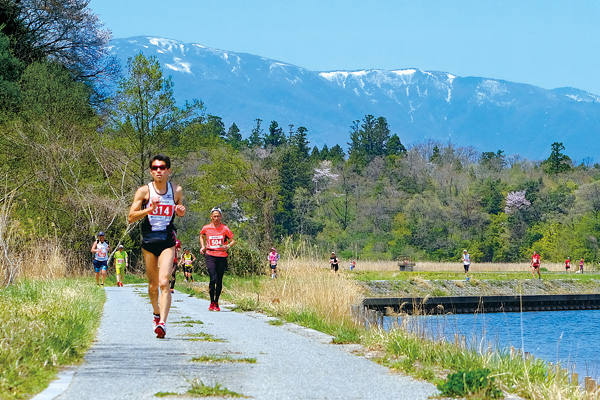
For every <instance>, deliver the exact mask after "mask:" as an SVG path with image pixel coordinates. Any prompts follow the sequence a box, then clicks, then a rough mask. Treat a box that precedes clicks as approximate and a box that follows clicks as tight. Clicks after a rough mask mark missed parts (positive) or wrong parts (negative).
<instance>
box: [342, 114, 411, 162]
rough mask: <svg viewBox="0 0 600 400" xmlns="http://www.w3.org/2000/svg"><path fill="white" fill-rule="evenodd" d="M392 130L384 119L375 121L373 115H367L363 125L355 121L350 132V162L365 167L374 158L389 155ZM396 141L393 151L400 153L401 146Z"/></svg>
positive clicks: (380, 118)
mask: <svg viewBox="0 0 600 400" xmlns="http://www.w3.org/2000/svg"><path fill="white" fill-rule="evenodd" d="M390 135H391V133H390V128H389V125H388V123H387V120H386V119H385V118H384V117H379V118H377V119H375V117H374V116H373V115H366V116H365V118H364V119H363V121H362V123H361V122H360V121H358V120H357V121H354V124H353V126H352V131H351V132H350V141H351V142H350V143H349V144H350V149H349V150H348V153H349V158H348V161H349V162H350V163H351V164H353V165H356V166H357V167H358V168H363V167H365V166H366V165H367V164H368V163H369V162H371V161H372V160H373V158H375V157H377V156H384V155H387V154H388V149H387V144H388V141H389V140H390ZM398 142H399V141H396V140H395V139H394V142H393V145H394V146H395V147H396V148H395V149H393V150H392V151H394V150H396V151H400V149H401V148H400V145H401V144H399V143H398Z"/></svg>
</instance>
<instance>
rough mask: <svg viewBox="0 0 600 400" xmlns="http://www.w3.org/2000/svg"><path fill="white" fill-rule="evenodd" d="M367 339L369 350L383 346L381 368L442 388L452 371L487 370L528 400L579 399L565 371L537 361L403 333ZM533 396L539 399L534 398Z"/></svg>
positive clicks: (375, 334)
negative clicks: (436, 384) (416, 377)
mask: <svg viewBox="0 0 600 400" xmlns="http://www.w3.org/2000/svg"><path fill="white" fill-rule="evenodd" d="M363 339H364V341H363V344H365V345H367V346H372V345H375V346H377V347H378V348H381V346H383V349H384V351H385V356H383V357H381V358H380V359H378V360H377V361H378V362H379V363H380V364H382V365H385V366H387V367H389V368H392V369H398V370H401V371H404V372H407V373H410V374H413V375H415V376H419V377H423V378H427V379H428V380H431V381H433V382H434V383H438V384H440V383H441V382H442V381H441V379H439V377H440V376H443V375H445V374H446V373H447V372H448V371H451V372H456V371H461V370H463V371H470V370H477V369H487V370H489V371H490V375H491V376H493V377H495V379H496V380H497V381H498V382H499V383H500V385H501V387H502V388H504V389H506V390H508V391H509V392H512V393H517V394H520V395H522V396H524V397H526V398H548V397H549V395H550V394H551V393H554V392H556V391H557V390H558V389H557V388H560V390H561V391H562V395H563V396H564V397H562V398H579V397H578V388H577V387H575V386H572V385H569V383H568V374H567V372H566V371H565V370H562V369H560V368H556V367H552V366H550V365H549V363H548V362H546V361H543V360H541V359H538V358H535V357H528V358H524V357H522V356H521V355H520V354H519V353H515V354H510V352H508V351H503V350H501V351H495V352H491V351H490V352H484V353H479V352H478V351H477V349H476V348H470V347H467V346H465V345H461V344H457V343H452V342H448V341H445V340H431V339H428V338H423V337H421V336H419V335H418V334H414V333H410V332H408V331H405V330H403V329H395V330H392V331H390V332H382V331H379V330H377V331H375V330H374V331H369V332H366V333H365V335H364V337H363ZM533 392H535V393H536V396H532V395H531V393H533ZM555 398H559V397H555Z"/></svg>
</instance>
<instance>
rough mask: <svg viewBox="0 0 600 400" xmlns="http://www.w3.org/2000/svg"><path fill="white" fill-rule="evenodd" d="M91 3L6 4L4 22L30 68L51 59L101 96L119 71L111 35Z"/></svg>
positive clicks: (1, 13)
mask: <svg viewBox="0 0 600 400" xmlns="http://www.w3.org/2000/svg"><path fill="white" fill-rule="evenodd" d="M89 3H90V0H69V1H48V0H3V1H2V6H0V17H2V18H1V19H0V20H2V21H3V22H4V21H6V22H4V27H3V28H4V29H3V32H4V33H5V34H6V35H8V36H9V37H10V38H11V47H12V49H13V51H14V54H15V56H16V57H17V58H19V59H20V60H22V61H24V62H25V63H27V64H31V63H33V62H37V61H42V60H50V61H56V62H58V63H60V64H62V65H63V66H64V67H65V68H67V69H68V70H69V72H70V73H71V76H73V78H74V79H75V80H78V81H86V82H90V83H91V84H92V86H93V87H94V88H95V91H96V93H97V94H100V93H101V92H102V90H103V88H102V85H103V83H104V82H105V81H106V80H107V79H111V80H112V79H114V78H115V77H116V76H117V73H118V71H119V64H118V61H117V58H116V56H114V55H112V54H111V50H110V47H109V41H110V39H111V34H110V31H109V30H107V29H106V30H103V29H102V22H101V21H100V20H99V18H98V16H97V15H95V14H93V13H92V12H91V10H90V9H89V8H88V5H89Z"/></svg>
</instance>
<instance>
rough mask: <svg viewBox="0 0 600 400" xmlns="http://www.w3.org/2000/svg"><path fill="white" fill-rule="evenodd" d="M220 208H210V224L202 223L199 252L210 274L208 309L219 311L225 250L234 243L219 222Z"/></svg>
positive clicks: (224, 268)
mask: <svg viewBox="0 0 600 400" xmlns="http://www.w3.org/2000/svg"><path fill="white" fill-rule="evenodd" d="M222 215H223V214H222V212H221V209H220V208H216V207H215V208H213V209H212V210H210V219H211V221H212V223H211V224H208V225H204V227H203V228H202V230H201V231H200V247H201V248H200V253H201V254H204V257H205V259H206V269H208V275H209V276H210V282H209V284H208V292H209V293H210V307H208V310H209V311H221V309H220V308H219V296H221V290H222V289H223V275H224V274H225V270H227V250H228V249H229V248H231V246H233V245H234V244H235V240H234V239H233V233H232V232H231V230H230V229H229V227H227V225H225V224H222V223H221V217H222Z"/></svg>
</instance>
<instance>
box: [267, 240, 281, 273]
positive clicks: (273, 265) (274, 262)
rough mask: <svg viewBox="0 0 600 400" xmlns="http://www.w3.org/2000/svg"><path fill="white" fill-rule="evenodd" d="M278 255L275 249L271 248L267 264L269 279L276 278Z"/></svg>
mask: <svg viewBox="0 0 600 400" xmlns="http://www.w3.org/2000/svg"><path fill="white" fill-rule="evenodd" d="M279 257H280V256H279V253H278V252H277V250H275V247H271V252H270V253H269V257H268V258H269V264H270V265H271V279H273V278H277V262H278V261H279Z"/></svg>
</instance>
